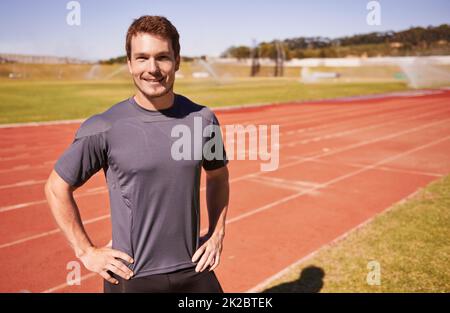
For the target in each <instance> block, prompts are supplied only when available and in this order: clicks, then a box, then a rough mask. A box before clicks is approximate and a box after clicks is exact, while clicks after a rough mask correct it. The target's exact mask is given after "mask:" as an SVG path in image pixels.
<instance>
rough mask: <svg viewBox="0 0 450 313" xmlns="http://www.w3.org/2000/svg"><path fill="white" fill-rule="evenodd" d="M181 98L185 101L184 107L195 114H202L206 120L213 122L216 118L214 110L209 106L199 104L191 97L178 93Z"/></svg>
mask: <svg viewBox="0 0 450 313" xmlns="http://www.w3.org/2000/svg"><path fill="white" fill-rule="evenodd" d="M177 96H178V97H179V98H180V100H181V101H182V103H183V107H184V109H185V110H186V111H187V112H188V113H189V114H193V115H194V116H201V117H202V118H204V119H205V120H207V121H209V122H213V121H214V119H215V114H214V112H213V111H212V110H211V109H210V108H209V107H207V106H205V105H201V104H198V103H196V102H194V101H192V100H191V99H189V98H187V97H185V96H183V95H177Z"/></svg>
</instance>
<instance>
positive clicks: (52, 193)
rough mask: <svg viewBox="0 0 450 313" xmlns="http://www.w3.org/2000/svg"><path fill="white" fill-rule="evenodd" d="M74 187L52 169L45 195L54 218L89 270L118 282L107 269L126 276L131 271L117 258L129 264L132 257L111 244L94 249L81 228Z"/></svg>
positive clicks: (115, 282) (110, 280)
mask: <svg viewBox="0 0 450 313" xmlns="http://www.w3.org/2000/svg"><path fill="white" fill-rule="evenodd" d="M75 189H76V188H75V187H73V186H71V185H69V184H68V183H67V182H66V181H65V180H63V179H62V178H61V177H60V176H59V175H58V173H56V171H55V170H53V171H52V172H51V174H50V177H49V178H48V180H47V183H46V184H45V195H46V197H47V201H48V204H49V206H50V209H51V212H52V214H53V217H54V218H55V220H56V223H57V224H58V226H59V228H60V229H61V231H62V232H63V234H64V235H65V237H66V238H67V240H68V241H69V243H70V245H71V246H72V248H73V250H74V252H75V255H76V256H77V258H79V259H80V260H81V262H82V263H83V264H84V266H85V267H86V268H87V269H88V270H90V271H92V272H96V273H98V274H99V275H101V276H102V277H103V278H104V279H106V280H107V281H109V282H110V283H113V284H117V283H118V282H117V280H116V279H114V278H113V277H111V275H109V274H108V272H107V271H111V272H113V273H115V274H117V275H119V276H121V277H123V278H124V279H129V278H130V277H131V276H132V275H133V272H132V271H131V270H130V269H129V268H128V267H127V266H125V264H123V263H122V262H121V261H120V260H118V259H122V260H124V261H126V262H128V263H132V262H133V259H132V258H131V257H130V256H129V255H127V254H126V253H124V252H121V251H118V250H114V249H111V248H110V247H102V248H97V247H95V246H94V245H93V244H92V242H91V240H90V239H89V237H88V235H87V233H86V230H85V229H84V227H83V223H82V222H81V217H80V211H79V209H78V206H77V204H76V202H75V199H74V197H73V192H74V191H75Z"/></svg>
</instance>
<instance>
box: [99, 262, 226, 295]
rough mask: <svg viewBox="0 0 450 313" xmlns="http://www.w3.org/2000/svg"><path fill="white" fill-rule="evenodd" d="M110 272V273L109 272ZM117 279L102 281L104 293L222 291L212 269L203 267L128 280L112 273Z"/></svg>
mask: <svg viewBox="0 0 450 313" xmlns="http://www.w3.org/2000/svg"><path fill="white" fill-rule="evenodd" d="M110 274H112V273H110ZM112 276H113V277H114V278H115V279H117V280H118V281H119V284H117V285H114V284H111V283H110V282H108V281H106V280H104V281H103V290H104V292H105V293H122V292H155V293H158V292H159V293H161V292H165V293H169V292H180V293H189V292H205V293H223V290H222V287H221V286H220V283H219V281H218V280H217V277H216V275H215V274H214V271H211V272H210V271H209V270H208V269H205V270H204V271H203V272H199V273H197V272H196V271H195V267H190V268H185V269H181V270H177V271H175V272H171V273H166V274H154V275H149V276H145V277H139V278H131V279H130V280H126V279H123V278H122V277H120V276H118V275H116V274H112Z"/></svg>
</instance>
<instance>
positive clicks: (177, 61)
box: [175, 56, 180, 72]
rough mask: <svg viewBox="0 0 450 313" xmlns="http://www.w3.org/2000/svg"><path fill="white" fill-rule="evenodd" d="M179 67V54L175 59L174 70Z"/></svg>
mask: <svg viewBox="0 0 450 313" xmlns="http://www.w3.org/2000/svg"><path fill="white" fill-rule="evenodd" d="M179 69H180V56H177V58H176V59H175V72H176V71H178V70H179Z"/></svg>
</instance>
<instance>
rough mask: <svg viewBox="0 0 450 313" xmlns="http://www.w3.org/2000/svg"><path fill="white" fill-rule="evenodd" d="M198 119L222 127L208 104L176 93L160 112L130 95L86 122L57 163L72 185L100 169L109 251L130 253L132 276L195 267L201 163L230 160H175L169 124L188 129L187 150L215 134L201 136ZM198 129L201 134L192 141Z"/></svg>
mask: <svg viewBox="0 0 450 313" xmlns="http://www.w3.org/2000/svg"><path fill="white" fill-rule="evenodd" d="M194 120H195V121H196V126H195V127H194ZM199 120H201V121H202V123H201V124H202V128H203V129H204V128H205V127H207V126H208V125H219V123H218V120H217V118H216V116H215V115H214V113H213V112H212V111H211V110H210V109H208V108H207V107H205V106H201V105H198V104H195V103H193V102H192V101H190V100H189V99H187V98H186V97H183V96H181V95H175V100H174V104H173V105H172V106H171V107H170V108H168V109H164V110H160V111H151V110H147V109H145V108H143V107H141V106H140V105H138V104H137V103H136V101H135V100H134V98H133V97H131V98H129V99H127V100H125V101H122V102H120V103H118V104H116V105H114V106H112V107H111V108H110V109H108V110H107V111H105V112H103V113H101V114H98V115H94V116H92V117H90V118H89V119H87V120H86V121H85V122H84V123H83V124H82V125H81V126H80V128H79V129H78V131H77V133H76V135H75V139H74V141H73V142H72V144H71V145H70V146H69V148H68V149H67V150H66V151H65V152H64V153H63V155H62V156H61V157H60V158H59V160H58V161H57V163H56V165H55V171H56V172H57V173H58V174H59V175H60V176H61V178H63V179H64V180H65V181H66V182H67V183H68V184H70V185H72V186H81V185H82V184H84V183H85V182H86V181H87V180H88V179H89V178H90V177H91V176H92V175H93V174H94V173H96V172H97V171H99V170H100V169H103V170H104V173H105V176H106V181H107V184H108V189H109V200H110V209H111V220H112V239H113V242H112V244H113V249H118V250H121V251H123V252H125V253H127V254H128V255H130V256H131V257H133V259H134V260H135V261H134V263H133V264H127V265H128V267H129V268H130V269H131V270H133V272H134V274H135V275H134V277H143V276H147V275H151V274H159V273H168V272H172V271H175V270H178V269H182V268H188V267H193V266H195V264H194V263H192V261H191V258H192V256H193V254H194V253H195V251H196V249H197V248H198V245H199V242H198V239H199V232H200V201H199V194H200V174H201V167H203V168H204V169H205V170H213V169H218V168H220V167H223V166H225V165H226V164H227V162H228V161H227V159H226V155H225V154H224V155H225V157H224V159H223V160H222V159H213V160H207V158H205V157H204V156H203V157H202V156H201V158H200V160H198V157H197V158H195V157H194V156H193V157H191V158H190V160H185V159H182V160H174V158H172V156H171V148H172V144H173V143H174V142H175V141H177V140H179V138H177V137H173V136H172V133H171V131H172V129H173V127H175V126H177V125H186V126H187V127H188V128H189V129H190V130H191V134H192V140H191V141H192V149H191V150H192V155H194V151H195V150H197V153H198V150H199V149H202V147H203V146H204V145H205V143H206V142H207V141H208V140H209V139H211V138H212V137H214V136H215V133H212V132H210V133H209V137H208V136H206V137H205V136H204V134H202V133H199V132H198V127H199V126H198V122H199ZM186 126H182V127H184V128H186ZM194 128H197V131H195V130H194ZM195 134H196V135H195ZM199 134H200V136H201V137H202V138H193V137H194V136H197V137H198V135H199ZM218 135H219V136H221V135H220V132H218ZM217 138H220V139H221V137H217ZM195 142H197V144H196V143H195ZM198 142H200V144H201V146H200V145H199V144H198ZM220 142H221V141H220ZM222 149H223V144H222ZM202 155H203V154H202ZM208 158H209V157H208Z"/></svg>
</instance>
